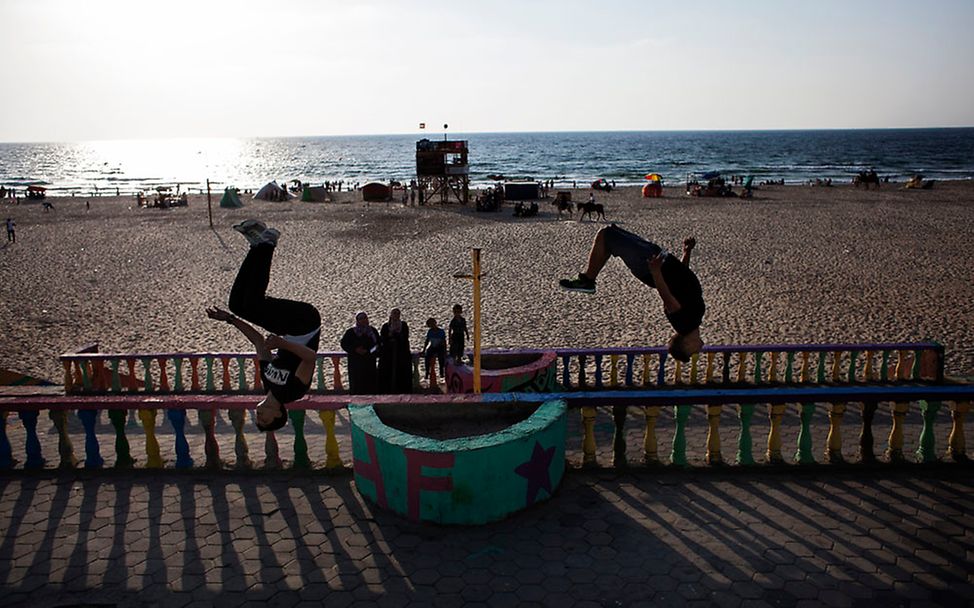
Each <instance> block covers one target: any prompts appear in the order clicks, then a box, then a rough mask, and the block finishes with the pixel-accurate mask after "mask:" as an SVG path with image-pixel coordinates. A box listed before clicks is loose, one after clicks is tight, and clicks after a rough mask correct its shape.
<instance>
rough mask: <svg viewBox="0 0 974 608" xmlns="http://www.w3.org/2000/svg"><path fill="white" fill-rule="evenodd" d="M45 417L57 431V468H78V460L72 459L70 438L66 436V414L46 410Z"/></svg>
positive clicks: (62, 411) (72, 452)
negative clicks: (58, 457)
mask: <svg viewBox="0 0 974 608" xmlns="http://www.w3.org/2000/svg"><path fill="white" fill-rule="evenodd" d="M92 411H94V410H92ZM47 415H48V417H49V418H50V419H51V422H53V423H54V428H55V429H57V451H58V456H60V458H61V460H60V462H59V463H58V467H59V468H62V469H73V468H75V467H76V466H78V460H77V459H76V458H75V457H74V446H73V445H71V436H70V435H68V413H67V412H66V411H64V410H48V412H47Z"/></svg>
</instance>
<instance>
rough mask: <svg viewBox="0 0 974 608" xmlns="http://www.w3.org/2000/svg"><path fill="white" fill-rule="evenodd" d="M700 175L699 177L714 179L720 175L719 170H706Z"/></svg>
mask: <svg viewBox="0 0 974 608" xmlns="http://www.w3.org/2000/svg"><path fill="white" fill-rule="evenodd" d="M700 177H701V179H716V178H718V177H720V171H707V172H706V173H704V174H703V175H701V176H700Z"/></svg>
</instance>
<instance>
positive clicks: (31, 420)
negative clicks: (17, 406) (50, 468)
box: [19, 411, 45, 469]
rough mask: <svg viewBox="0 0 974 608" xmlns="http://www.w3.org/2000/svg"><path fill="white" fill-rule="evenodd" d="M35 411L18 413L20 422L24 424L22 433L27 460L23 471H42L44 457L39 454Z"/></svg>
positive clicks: (39, 444) (39, 443)
mask: <svg viewBox="0 0 974 608" xmlns="http://www.w3.org/2000/svg"><path fill="white" fill-rule="evenodd" d="M37 415H38V412H37V411H26V412H20V413H19V416H20V420H21V422H23V423H24V431H25V432H26V433H27V437H26V439H25V442H24V444H25V445H24V451H25V452H26V454H27V460H26V461H24V468H25V469H43V468H44V462H45V461H44V456H43V455H42V453H41V442H40V439H39V438H38V437H37Z"/></svg>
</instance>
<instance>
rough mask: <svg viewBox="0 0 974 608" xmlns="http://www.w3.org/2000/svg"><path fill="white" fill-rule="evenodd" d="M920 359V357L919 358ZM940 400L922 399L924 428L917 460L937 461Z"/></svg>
mask: <svg viewBox="0 0 974 608" xmlns="http://www.w3.org/2000/svg"><path fill="white" fill-rule="evenodd" d="M917 361H919V358H917ZM940 407H941V403H940V402H939V401H920V414H921V415H922V416H923V429H922V430H921V431H920V440H919V442H918V445H917V450H916V458H917V462H920V463H929V462H937V460H939V459H938V458H937V440H936V438H935V437H934V431H933V424H934V422H936V420H937V412H939V411H940Z"/></svg>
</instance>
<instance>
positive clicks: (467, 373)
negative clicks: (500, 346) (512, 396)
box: [446, 350, 558, 393]
mask: <svg viewBox="0 0 974 608" xmlns="http://www.w3.org/2000/svg"><path fill="white" fill-rule="evenodd" d="M557 378H558V355H557V354H556V353H555V351H553V350H552V351H545V352H542V353H490V354H485V355H483V356H482V357H481V358H480V391H481V392H482V393H551V392H554V391H556V390H557V389H558V384H557ZM446 387H447V392H449V393H472V392H473V368H472V367H471V366H469V365H462V364H461V365H457V364H456V363H454V362H453V359H447V364H446Z"/></svg>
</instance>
